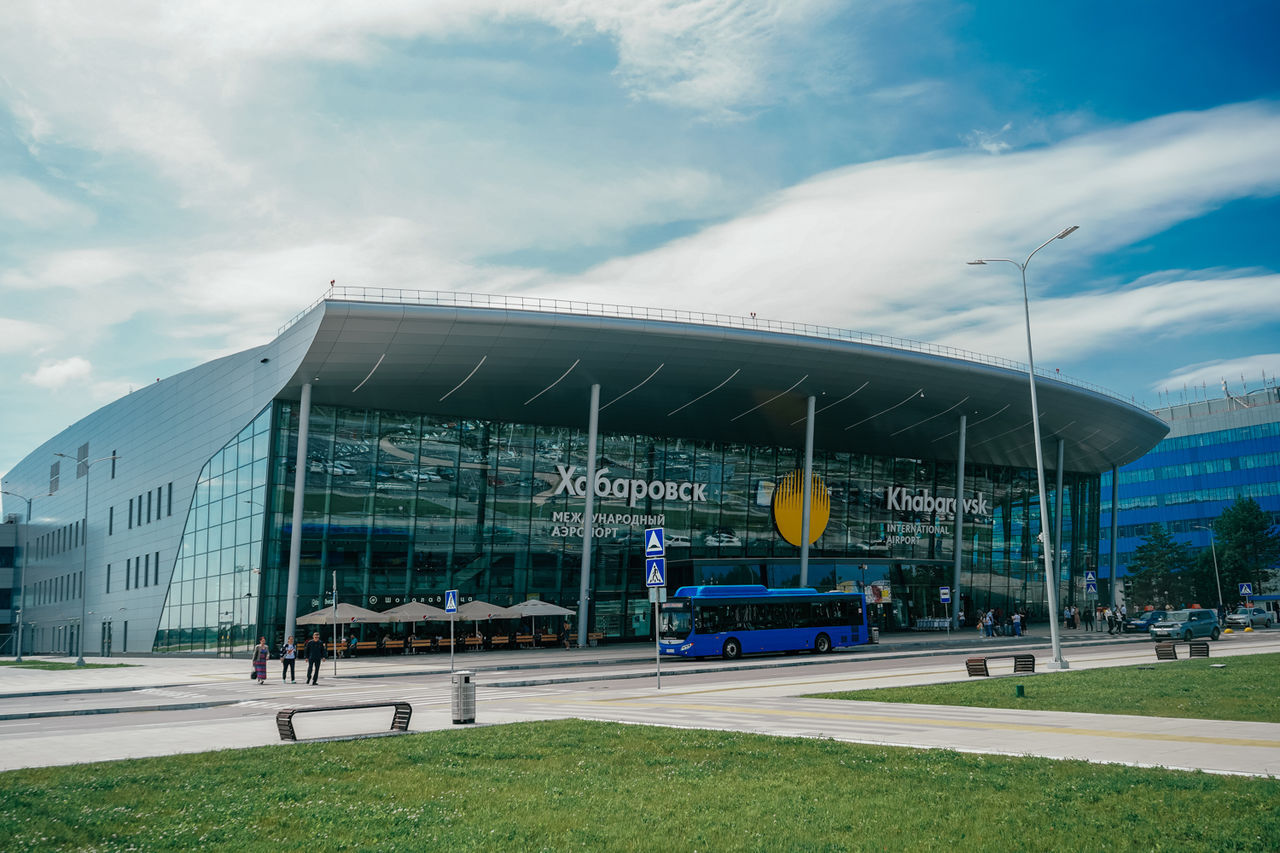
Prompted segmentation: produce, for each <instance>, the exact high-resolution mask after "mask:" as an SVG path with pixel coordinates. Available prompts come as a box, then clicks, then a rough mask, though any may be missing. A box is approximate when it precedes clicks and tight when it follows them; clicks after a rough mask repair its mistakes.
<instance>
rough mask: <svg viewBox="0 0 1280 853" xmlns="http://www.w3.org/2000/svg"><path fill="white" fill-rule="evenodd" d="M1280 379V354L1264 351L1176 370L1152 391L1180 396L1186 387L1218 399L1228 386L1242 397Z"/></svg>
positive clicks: (1153, 386) (1157, 383)
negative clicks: (1205, 390)
mask: <svg viewBox="0 0 1280 853" xmlns="http://www.w3.org/2000/svg"><path fill="white" fill-rule="evenodd" d="M1278 376H1280V352H1264V353H1256V354H1254V355H1249V356H1245V357H1244V358H1233V359H1222V360H1218V361H1208V362H1202V363H1200V364H1189V365H1186V366H1184V367H1180V368H1178V369H1177V370H1174V371H1173V372H1172V373H1170V374H1169V375H1168V376H1167V377H1165V378H1164V379H1162V380H1160V381H1159V382H1155V383H1153V384H1152V385H1151V390H1152V391H1168V392H1172V393H1175V394H1176V393H1178V392H1180V391H1182V390H1183V389H1187V388H1192V389H1194V388H1201V389H1207V390H1208V392H1209V396H1218V395H1219V392H1220V391H1221V389H1222V387H1223V384H1224V383H1225V384H1226V385H1227V387H1228V388H1229V389H1230V391H1231V393H1233V394H1239V393H1242V392H1243V391H1245V390H1246V389H1247V390H1250V391H1252V390H1255V389H1257V388H1259V387H1261V386H1262V384H1263V381H1264V380H1265V381H1266V383H1267V384H1269V385H1273V384H1275V381H1276V377H1278Z"/></svg>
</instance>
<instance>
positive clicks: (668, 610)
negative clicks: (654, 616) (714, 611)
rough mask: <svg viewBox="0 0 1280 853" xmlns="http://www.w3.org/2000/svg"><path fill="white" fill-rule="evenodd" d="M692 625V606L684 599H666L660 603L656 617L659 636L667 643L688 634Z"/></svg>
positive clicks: (676, 641)
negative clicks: (666, 600) (660, 606)
mask: <svg viewBox="0 0 1280 853" xmlns="http://www.w3.org/2000/svg"><path fill="white" fill-rule="evenodd" d="M692 627H693V606H692V605H691V604H690V603H689V602H688V601H687V600H686V601H668V602H666V603H664V604H663V605H662V608H661V610H660V611H659V617H658V632H659V637H661V638H662V639H663V640H665V641H666V642H668V643H678V642H681V641H682V640H684V639H685V638H686V637H688V636H689V630H690V629H691V628H692Z"/></svg>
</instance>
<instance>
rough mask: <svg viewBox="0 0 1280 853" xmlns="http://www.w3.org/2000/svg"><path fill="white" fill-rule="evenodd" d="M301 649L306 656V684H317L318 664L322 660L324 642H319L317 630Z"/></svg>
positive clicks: (318, 677) (318, 676) (318, 680)
mask: <svg viewBox="0 0 1280 853" xmlns="http://www.w3.org/2000/svg"><path fill="white" fill-rule="evenodd" d="M302 651H303V654H305V655H306V656H307V684H319V683H320V664H321V663H323V662H324V643H322V642H320V632H319V631H316V632H315V633H314V634H312V635H311V639H310V640H307V645H306V647H305V648H304V649H303V650H302Z"/></svg>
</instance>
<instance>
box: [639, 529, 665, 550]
mask: <svg viewBox="0 0 1280 853" xmlns="http://www.w3.org/2000/svg"><path fill="white" fill-rule="evenodd" d="M663 530H664V529H663V528H661V527H650V528H647V529H646V530H645V531H644V555H645V556H646V557H663V556H666V553H667V546H666V540H667V537H666V534H665V533H664V532H663Z"/></svg>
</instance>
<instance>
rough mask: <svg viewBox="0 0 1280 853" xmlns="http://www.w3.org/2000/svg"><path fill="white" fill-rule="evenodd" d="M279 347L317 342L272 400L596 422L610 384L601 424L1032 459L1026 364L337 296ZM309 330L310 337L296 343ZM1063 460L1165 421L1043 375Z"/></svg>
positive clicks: (1049, 435)
mask: <svg viewBox="0 0 1280 853" xmlns="http://www.w3.org/2000/svg"><path fill="white" fill-rule="evenodd" d="M311 310H312V311H316V312H322V316H320V318H319V320H318V322H315V321H314V318H308V320H309V321H311V322H306V323H299V324H297V325H294V326H292V327H290V328H289V329H288V330H287V331H285V332H284V333H283V334H282V335H281V337H280V338H279V339H278V340H277V342H276V343H277V344H278V345H280V346H281V347H286V346H298V347H303V346H305V347H306V353H305V355H304V356H303V357H302V360H301V362H300V363H299V366H298V368H297V370H296V371H295V372H294V374H293V376H292V379H291V380H290V381H289V382H288V383H287V384H286V385H285V387H284V388H283V389H282V390H281V391H280V393H279V394H278V396H279V397H281V398H282V399H297V398H298V396H299V395H300V393H301V387H302V385H303V383H305V382H312V383H313V384H312V401H313V403H316V404H328V405H335V406H350V407H369V408H376V409H386V410H393V411H404V412H423V413H434V414H443V415H453V416H457V417H463V418H477V419H481V418H484V419H496V420H501V421H507V422H515V423H527V424H538V425H555V426H570V427H575V428H581V429H585V427H586V423H587V414H588V402H589V395H590V387H591V385H592V384H593V383H599V384H600V386H601V388H600V430H601V432H604V433H610V432H612V433H624V434H626V433H640V434H645V435H653V436H666V437H678V438H685V439H702V440H714V441H718V442H731V443H749V444H756V445H775V446H779V447H789V448H797V449H799V448H803V447H804V429H805V424H804V417H805V410H806V401H807V398H808V397H809V396H810V395H812V396H814V397H815V398H816V411H817V415H816V417H815V419H814V424H815V435H814V446H815V448H816V449H818V450H827V451H856V452H863V453H871V454H877V455H892V456H900V457H907V458H932V459H944V460H950V459H954V458H955V456H956V451H957V447H956V443H957V442H956V438H957V432H958V421H959V416H960V415H961V414H965V415H967V416H968V443H967V449H966V459H967V461H968V462H970V463H990V464H997V465H1009V466H1015V467H1023V468H1029V467H1033V466H1034V464H1035V457H1034V455H1033V444H1034V440H1033V437H1032V429H1031V415H1030V409H1031V406H1030V398H1029V394H1028V387H1027V375H1026V372H1025V370H1021V371H1020V370H1017V369H1014V368H1012V367H1008V366H1004V365H1000V364H991V363H981V362H977V361H973V360H969V359H966V358H958V357H949V356H942V355H937V354H931V353H927V352H918V351H911V350H905V349H899V348H896V347H888V346H878V345H873V344H868V343H863V342H859V341H852V340H840V339H831V338H822V337H813V336H809V335H804V334H797V333H786V332H782V331H776V330H774V329H763V330H762V329H754V328H741V327H733V328H731V327H726V326H717V325H703V324H696V323H686V322H675V321H668V320H653V319H638V318H626V317H616V316H597V315H588V314H573V313H556V312H551V311H529V310H511V309H509V308H483V307H459V306H456V305H454V306H447V305H420V304H405V303H401V302H395V303H390V304H387V303H370V302H360V301H351V300H345V299H326V300H324V301H322V302H321V303H319V304H318V305H317V306H315V307H314V308H312V309H311ZM294 336H305V337H307V338H309V340H304V339H298V340H292V341H291V340H290V338H292V337H294ZM1036 387H1037V392H1038V398H1039V405H1040V417H1041V433H1042V438H1043V441H1044V443H1045V448H1046V459H1047V460H1048V461H1049V465H1050V467H1052V464H1053V460H1054V459H1056V453H1057V450H1056V444H1057V439H1059V438H1062V439H1064V440H1065V467H1066V468H1067V469H1068V470H1072V471H1081V472H1099V471H1103V470H1107V469H1109V468H1110V467H1111V466H1112V465H1124V464H1126V463H1128V462H1131V461H1133V460H1134V459H1137V458H1138V457H1139V456H1141V455H1142V454H1143V453H1145V452H1146V451H1147V450H1149V449H1150V448H1152V447H1154V446H1155V444H1156V443H1157V442H1158V441H1159V440H1160V439H1161V438H1162V437H1163V436H1164V435H1165V433H1166V432H1167V431H1168V427H1167V425H1166V424H1164V423H1163V422H1162V421H1160V420H1159V419H1158V418H1156V417H1155V416H1154V415H1152V414H1150V413H1149V412H1147V411H1145V410H1144V409H1141V408H1138V407H1136V406H1133V405H1130V404H1128V403H1125V402H1123V401H1120V400H1117V399H1114V398H1112V397H1109V396H1106V395H1105V394H1103V393H1100V392H1098V391H1095V390H1092V389H1089V388H1084V387H1079V386H1076V385H1072V384H1070V383H1067V382H1062V381H1056V380H1053V379H1048V378H1044V377H1038V378H1037V385H1036Z"/></svg>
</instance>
